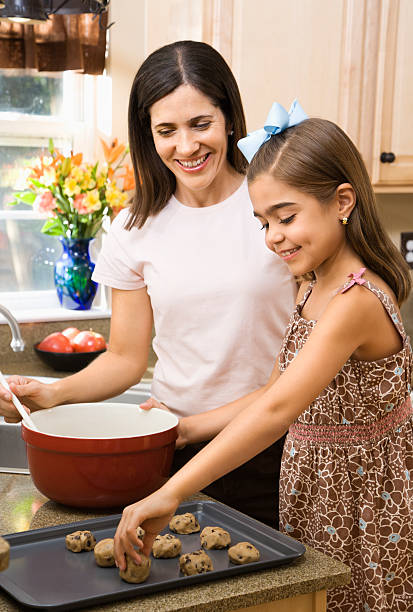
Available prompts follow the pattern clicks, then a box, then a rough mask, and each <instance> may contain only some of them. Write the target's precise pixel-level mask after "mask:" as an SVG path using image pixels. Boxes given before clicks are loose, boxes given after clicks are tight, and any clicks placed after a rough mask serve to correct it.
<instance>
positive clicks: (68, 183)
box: [64, 177, 80, 196]
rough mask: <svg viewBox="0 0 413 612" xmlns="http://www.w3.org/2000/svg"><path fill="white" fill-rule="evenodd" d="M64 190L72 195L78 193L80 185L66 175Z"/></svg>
mask: <svg viewBox="0 0 413 612" xmlns="http://www.w3.org/2000/svg"><path fill="white" fill-rule="evenodd" d="M64 192H65V194H66V195H68V196H74V195H77V194H78V193H80V185H79V184H78V183H77V181H76V180H75V179H74V178H71V177H68V178H67V179H65V182H64Z"/></svg>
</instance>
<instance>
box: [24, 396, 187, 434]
mask: <svg viewBox="0 0 413 612" xmlns="http://www.w3.org/2000/svg"><path fill="white" fill-rule="evenodd" d="M99 403H100V402H83V403H77V404H59V405H57V406H53V408H46V409H44V410H39V411H36V412H34V413H32V414H31V416H32V418H33V416H34V417H35V418H34V421H33V422H34V424H35V425H36V427H37V423H36V414H42V413H43V414H44V413H46V412H47V413H52V411H53V410H54V409H55V408H63V409H66V408H72V407H73V406H77V407H79V408H81V407H82V406H90V405H93V404H99ZM104 405H105V406H119V407H121V408H123V409H125V408H133V409H135V410H139V411H140V412H141V413H149V412H156V413H162V414H165V413H166V414H167V415H168V418H169V417H171V418H172V420H173V421H175V423H174V424H169V425H168V426H167V427H165V429H161V430H160V431H156V432H153V433H143V434H134V435H131V436H117V437H115V436H70V435H66V436H65V435H62V434H53V433H47V432H46V431H41V430H39V431H36V430H35V429H33V428H32V427H30V426H29V425H28V424H27V423H24V422H23V421H21V424H22V425H24V427H25V428H26V429H27V430H29V431H31V432H33V433H36V434H39V435H42V436H48V437H51V438H62V439H65V440H85V441H86V440H128V439H129V440H131V439H133V438H144V437H146V436H153V435H157V434H162V433H165V432H167V431H170V430H171V429H173V428H174V427H176V426H177V425H178V423H179V418H178V417H177V416H176V415H175V414H173V413H172V412H169V411H168V410H163V409H162V408H151V409H150V410H143V409H142V408H140V407H139V405H138V404H125V403H123V402H106V403H105V404H104Z"/></svg>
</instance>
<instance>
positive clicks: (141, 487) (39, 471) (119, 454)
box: [22, 403, 178, 508]
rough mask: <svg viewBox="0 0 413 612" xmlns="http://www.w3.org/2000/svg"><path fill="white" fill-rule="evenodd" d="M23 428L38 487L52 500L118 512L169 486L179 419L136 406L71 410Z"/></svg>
mask: <svg viewBox="0 0 413 612" xmlns="http://www.w3.org/2000/svg"><path fill="white" fill-rule="evenodd" d="M31 416H32V419H33V422H34V424H35V425H36V427H38V428H39V430H40V431H38V432H37V431H34V430H33V429H30V428H29V427H27V426H26V425H25V424H24V423H22V437H23V440H25V442H26V448H27V459H28V464H29V469H30V474H31V476H32V479H33V482H34V484H35V485H36V487H37V488H38V490H39V491H40V492H41V493H43V495H45V496H46V497H48V498H49V499H52V500H53V501H56V502H59V503H61V504H67V505H69V506H75V507H80V508H118V507H121V506H125V505H127V504H130V503H131V502H134V501H137V500H139V499H142V498H143V497H145V496H146V495H149V494H150V493H152V492H153V491H155V490H156V489H158V488H159V487H160V486H162V484H163V483H164V482H165V481H166V479H167V478H168V475H169V470H170V468H171V464H172V459H173V454H174V449H175V440H176V438H177V437H178V434H177V425H178V419H177V417H176V416H174V415H173V414H171V413H170V412H167V411H165V410H160V409H158V408H152V410H149V411H145V410H141V409H140V408H139V407H138V406H137V405H135V404H116V403H95V404H67V405H65V406H56V407H55V408H50V409H48V410H41V411H38V412H34V413H33V414H32V415H31Z"/></svg>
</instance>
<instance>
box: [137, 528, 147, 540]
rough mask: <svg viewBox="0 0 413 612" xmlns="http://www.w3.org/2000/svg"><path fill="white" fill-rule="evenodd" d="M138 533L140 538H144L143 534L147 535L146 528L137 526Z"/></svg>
mask: <svg viewBox="0 0 413 612" xmlns="http://www.w3.org/2000/svg"><path fill="white" fill-rule="evenodd" d="M136 535H137V536H138V538H139V539H140V540H142V538H143V536H144V535H145V530H144V529H142V527H137V528H136Z"/></svg>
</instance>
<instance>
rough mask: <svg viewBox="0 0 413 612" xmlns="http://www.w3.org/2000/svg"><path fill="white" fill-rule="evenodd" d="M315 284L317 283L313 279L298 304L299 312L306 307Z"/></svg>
mask: <svg viewBox="0 0 413 612" xmlns="http://www.w3.org/2000/svg"><path fill="white" fill-rule="evenodd" d="M314 284H315V281H314V280H312V281H311V282H310V284H309V285H308V287H307V289H306V290H305V293H304V295H303V297H302V298H301V301H300V302H299V303H298V304H297V310H298V312H300V313H301V311H302V309H303V308H304V304H305V303H306V301H307V300H308V298H309V297H310V294H311V292H312V290H313V287H314Z"/></svg>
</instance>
